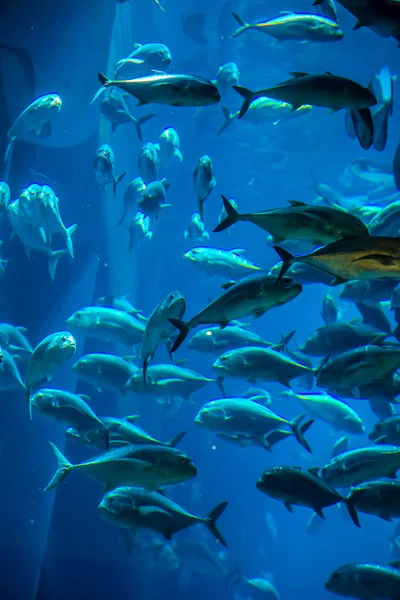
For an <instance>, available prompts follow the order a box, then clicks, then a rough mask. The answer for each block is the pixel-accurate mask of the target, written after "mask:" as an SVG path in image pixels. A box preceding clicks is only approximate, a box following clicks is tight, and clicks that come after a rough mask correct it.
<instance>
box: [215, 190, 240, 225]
mask: <svg viewBox="0 0 400 600" xmlns="http://www.w3.org/2000/svg"><path fill="white" fill-rule="evenodd" d="M222 202H223V203H224V208H225V210H226V217H225V219H222V221H221V222H220V223H218V225H217V226H216V227H215V229H214V231H213V233H218V232H219V231H224V229H228V227H232V225H234V224H235V223H237V222H238V221H240V215H239V213H238V211H237V210H236V208H235V207H234V206H233V204H231V203H230V202H229V200H228V198H226V197H225V196H222Z"/></svg>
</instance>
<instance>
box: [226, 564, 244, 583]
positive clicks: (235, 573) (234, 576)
mask: <svg viewBox="0 0 400 600" xmlns="http://www.w3.org/2000/svg"><path fill="white" fill-rule="evenodd" d="M242 578H243V573H242V570H241V569H240V567H239V566H236V567H234V569H232V571H230V573H228V577H227V582H226V583H227V586H228V587H229V588H232V587H234V586H235V585H238V583H240V582H241V580H242Z"/></svg>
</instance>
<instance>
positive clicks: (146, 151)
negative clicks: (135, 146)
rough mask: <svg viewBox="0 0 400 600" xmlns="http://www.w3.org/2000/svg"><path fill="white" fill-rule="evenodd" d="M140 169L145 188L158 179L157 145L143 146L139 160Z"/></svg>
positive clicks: (149, 143)
mask: <svg viewBox="0 0 400 600" xmlns="http://www.w3.org/2000/svg"><path fill="white" fill-rule="evenodd" d="M138 167H139V173H140V176H141V178H142V181H143V183H144V184H145V186H147V185H148V184H149V183H151V182H152V181H156V180H157V179H158V177H157V174H158V152H157V148H156V146H155V144H152V143H151V142H147V143H146V144H144V146H142V149H141V150H140V153H139V158H138ZM143 191H144V190H143Z"/></svg>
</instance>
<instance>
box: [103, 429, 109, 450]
mask: <svg viewBox="0 0 400 600" xmlns="http://www.w3.org/2000/svg"><path fill="white" fill-rule="evenodd" d="M104 447H105V449H106V450H109V449H110V430H109V429H108V427H105V428H104Z"/></svg>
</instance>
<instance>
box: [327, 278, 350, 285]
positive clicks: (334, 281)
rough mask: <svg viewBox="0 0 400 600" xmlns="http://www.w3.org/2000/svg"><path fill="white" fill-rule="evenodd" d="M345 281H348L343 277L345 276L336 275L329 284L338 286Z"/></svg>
mask: <svg viewBox="0 0 400 600" xmlns="http://www.w3.org/2000/svg"><path fill="white" fill-rule="evenodd" d="M343 283H347V279H343V277H335V278H334V279H332V281H330V282H329V283H328V284H327V285H329V286H331V287H336V286H337V285H342V284H343Z"/></svg>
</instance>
